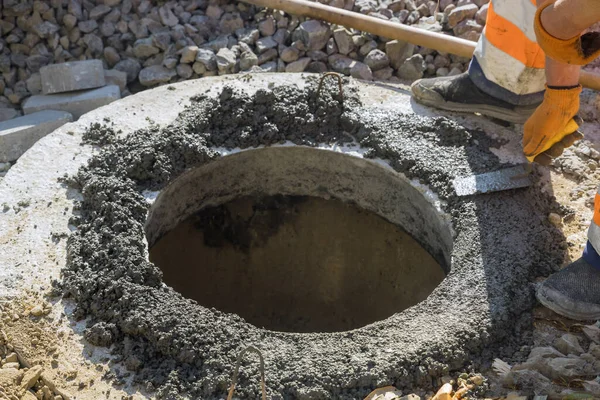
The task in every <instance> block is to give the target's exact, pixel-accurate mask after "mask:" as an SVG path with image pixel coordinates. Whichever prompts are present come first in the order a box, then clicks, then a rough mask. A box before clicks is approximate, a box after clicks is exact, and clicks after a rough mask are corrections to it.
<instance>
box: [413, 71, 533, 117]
mask: <svg viewBox="0 0 600 400" xmlns="http://www.w3.org/2000/svg"><path fill="white" fill-rule="evenodd" d="M411 90H412V94H413V97H414V98H415V100H416V101H417V102H419V103H421V104H424V105H426V106H430V107H435V108H439V109H442V110H448V111H459V112H470V113H480V114H483V115H487V116H490V117H494V118H498V119H501V120H503V121H508V122H514V123H517V124H524V123H525V121H527V118H529V116H530V115H531V114H533V112H534V111H535V109H536V108H537V106H538V105H539V104H536V105H528V106H515V105H513V104H510V103H507V102H505V101H502V100H499V99H497V98H495V97H492V96H490V95H489V94H487V93H484V92H482V91H481V90H479V88H478V87H477V86H475V84H474V83H473V81H472V80H471V78H469V73H468V72H464V73H462V74H460V75H454V76H444V77H439V78H429V79H419V80H418V81H416V82H414V83H413V84H412V86H411Z"/></svg>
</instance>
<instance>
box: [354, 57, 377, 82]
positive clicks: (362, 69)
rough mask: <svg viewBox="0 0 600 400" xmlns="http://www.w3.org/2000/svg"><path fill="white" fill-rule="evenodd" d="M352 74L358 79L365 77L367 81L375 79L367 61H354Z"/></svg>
mask: <svg viewBox="0 0 600 400" xmlns="http://www.w3.org/2000/svg"><path fill="white" fill-rule="evenodd" d="M350 75H351V76H352V77H353V78H356V79H363V80H366V81H371V80H373V71H371V68H369V66H368V65H367V64H365V63H361V62H360V61H354V62H353V63H352V65H351V67H350Z"/></svg>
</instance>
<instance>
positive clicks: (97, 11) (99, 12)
mask: <svg viewBox="0 0 600 400" xmlns="http://www.w3.org/2000/svg"><path fill="white" fill-rule="evenodd" d="M110 10H111V8H110V7H109V6H107V5H106V4H98V5H97V6H96V7H94V8H92V9H91V11H90V19H100V18H102V17H104V16H105V15H106V14H108V13H109V12H110Z"/></svg>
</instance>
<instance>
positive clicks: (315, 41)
mask: <svg viewBox="0 0 600 400" xmlns="http://www.w3.org/2000/svg"><path fill="white" fill-rule="evenodd" d="M298 32H299V35H300V38H301V40H302V42H304V44H305V45H306V48H307V50H321V49H322V48H323V47H325V45H326V44H327V41H328V40H329V37H330V36H331V30H330V29H329V25H327V24H325V23H323V22H321V21H317V20H314V19H313V20H308V21H304V22H303V23H301V24H300V26H299V27H298Z"/></svg>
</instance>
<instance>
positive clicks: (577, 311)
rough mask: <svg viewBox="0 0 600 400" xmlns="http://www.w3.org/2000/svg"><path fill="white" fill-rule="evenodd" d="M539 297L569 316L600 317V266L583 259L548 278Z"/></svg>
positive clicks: (540, 287) (595, 318) (592, 318)
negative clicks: (597, 266)
mask: <svg viewBox="0 0 600 400" xmlns="http://www.w3.org/2000/svg"><path fill="white" fill-rule="evenodd" d="M536 296H537V298H538V300H539V301H540V303H542V304H543V305H544V306H546V307H548V308H549V309H551V310H552V311H554V312H555V313H557V314H560V315H562V316H565V317H567V318H571V319H576V320H597V319H600V269H598V268H596V267H594V266H592V265H590V264H589V263H588V262H587V261H585V260H584V259H583V258H580V259H579V260H577V261H575V262H573V263H571V264H569V265H568V266H566V267H565V268H564V269H562V270H560V271H559V272H557V273H555V274H554V275H551V276H550V277H549V278H548V279H546V280H545V281H544V282H543V283H542V284H541V285H540V286H539V287H538V290H537V293H536Z"/></svg>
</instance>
